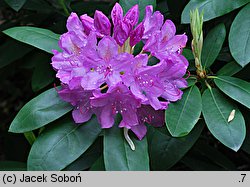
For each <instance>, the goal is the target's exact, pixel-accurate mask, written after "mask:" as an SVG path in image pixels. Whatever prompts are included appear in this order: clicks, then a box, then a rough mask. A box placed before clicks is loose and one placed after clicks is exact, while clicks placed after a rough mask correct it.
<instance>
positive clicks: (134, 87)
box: [123, 54, 168, 110]
mask: <svg viewBox="0 0 250 187" xmlns="http://www.w3.org/2000/svg"><path fill="white" fill-rule="evenodd" d="M147 61H148V55H146V54H142V55H138V56H136V58H135V60H134V64H133V67H134V68H133V70H132V73H131V75H130V76H126V77H124V79H123V80H124V82H125V84H126V85H127V86H130V90H131V91H132V93H133V94H134V95H135V96H136V97H138V98H140V99H141V100H142V103H143V104H150V105H151V106H152V107H153V108H154V109H155V110H159V109H166V108H167V105H168V102H163V101H160V100H159V99H158V98H159V97H160V96H161V95H162V93H163V92H164V87H163V85H162V83H161V82H160V78H159V77H158V74H159V73H161V72H162V70H163V68H164V67H165V64H164V63H159V64H156V65H154V66H147Z"/></svg>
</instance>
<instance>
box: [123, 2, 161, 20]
mask: <svg viewBox="0 0 250 187" xmlns="http://www.w3.org/2000/svg"><path fill="white" fill-rule="evenodd" d="M119 2H120V5H121V6H122V8H123V10H124V12H127V11H128V10H129V9H130V8H131V7H132V6H134V5H136V4H138V5H139V11H140V19H139V21H142V20H143V18H144V14H145V7H146V6H147V5H153V7H154V8H155V7H156V0H120V1H119Z"/></svg>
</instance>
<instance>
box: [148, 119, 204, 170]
mask: <svg viewBox="0 0 250 187" xmlns="http://www.w3.org/2000/svg"><path fill="white" fill-rule="evenodd" d="M203 127H204V124H203V122H202V121H200V122H198V124H197V125H196V127H195V128H194V129H193V130H192V131H191V132H190V133H189V134H188V135H187V136H184V137H181V138H175V137H172V136H171V135H169V134H166V133H164V132H160V131H159V130H154V128H153V127H151V128H149V131H153V132H149V133H151V135H150V136H149V150H150V152H149V153H150V161H151V166H152V169H153V170H167V169H169V168H171V167H172V166H173V165H175V164H176V163H177V162H178V161H179V160H180V159H181V158H182V157H183V156H184V155H185V154H186V153H187V152H188V150H189V149H190V148H191V147H192V146H193V145H194V143H195V142H196V141H197V139H198V138H199V136H200V134H201V132H202V130H203ZM165 132H166V131H165Z"/></svg>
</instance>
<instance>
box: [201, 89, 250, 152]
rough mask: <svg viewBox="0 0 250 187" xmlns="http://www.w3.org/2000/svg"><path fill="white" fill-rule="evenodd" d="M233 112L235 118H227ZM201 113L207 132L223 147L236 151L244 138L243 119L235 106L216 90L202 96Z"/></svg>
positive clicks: (244, 127)
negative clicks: (229, 119) (230, 119)
mask: <svg viewBox="0 0 250 187" xmlns="http://www.w3.org/2000/svg"><path fill="white" fill-rule="evenodd" d="M233 110H235V116H234V118H233V120H232V121H230V122H228V117H229V115H230V114H231V112H232V111H233ZM202 113H203V116H204V118H205V121H206V124H207V127H208V129H209V131H210V132H211V133H212V134H213V135H214V137H215V138H217V139H218V140H219V141H220V142H221V143H223V144H224V145H225V146H227V147H229V148H230V149H232V150H234V151H238V150H239V148H240V147H241V145H242V143H243V140H244V139H245V136H246V126H245V121H244V118H243V116H242V114H241V112H240V111H239V109H238V108H237V106H236V105H235V104H233V103H231V102H230V101H229V100H227V99H226V98H225V97H224V96H223V95H222V94H221V93H220V92H219V91H218V90H217V89H216V88H213V89H211V90H210V89H207V90H206V91H205V92H204V93H203V95H202Z"/></svg>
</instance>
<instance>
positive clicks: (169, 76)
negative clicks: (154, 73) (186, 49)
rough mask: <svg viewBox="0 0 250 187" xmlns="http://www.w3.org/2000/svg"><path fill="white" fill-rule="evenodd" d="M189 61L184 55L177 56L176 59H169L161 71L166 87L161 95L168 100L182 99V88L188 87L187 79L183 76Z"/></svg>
mask: <svg viewBox="0 0 250 187" xmlns="http://www.w3.org/2000/svg"><path fill="white" fill-rule="evenodd" d="M187 67H188V61H187V60H186V58H185V57H184V56H182V55H180V56H176V57H175V60H174V61H172V60H168V61H167V62H166V63H165V68H163V71H162V72H160V73H159V75H158V76H159V79H160V81H161V84H162V85H163V87H164V93H163V94H162V95H161V97H163V98H164V99H166V100H167V101H177V100H179V99H181V96H182V93H183V92H182V91H181V90H180V88H185V87H187V81H186V80H185V79H184V78H182V77H183V76H184V75H185V74H186V70H187Z"/></svg>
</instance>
